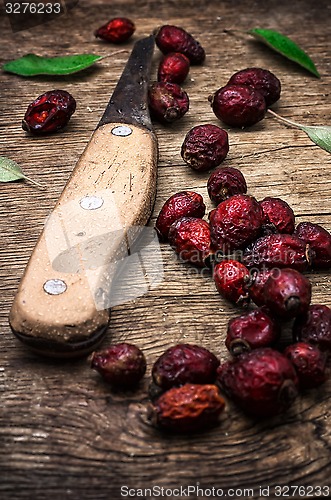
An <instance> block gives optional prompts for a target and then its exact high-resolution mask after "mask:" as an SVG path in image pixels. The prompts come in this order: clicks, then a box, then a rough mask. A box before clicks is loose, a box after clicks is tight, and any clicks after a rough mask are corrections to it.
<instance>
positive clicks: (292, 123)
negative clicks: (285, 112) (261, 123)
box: [268, 109, 303, 129]
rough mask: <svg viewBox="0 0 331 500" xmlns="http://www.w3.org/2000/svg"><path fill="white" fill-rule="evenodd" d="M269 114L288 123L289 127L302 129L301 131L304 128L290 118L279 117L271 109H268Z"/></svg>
mask: <svg viewBox="0 0 331 500" xmlns="http://www.w3.org/2000/svg"><path fill="white" fill-rule="evenodd" d="M268 113H270V114H271V115H273V116H274V117H275V118H278V120H280V121H282V122H285V123H287V124H288V125H292V126H293V127H296V128H300V129H301V128H302V127H303V125H301V124H300V123H296V122H292V120H289V119H288V118H284V117H283V116H279V115H277V113H275V112H274V111H272V110H271V109H268Z"/></svg>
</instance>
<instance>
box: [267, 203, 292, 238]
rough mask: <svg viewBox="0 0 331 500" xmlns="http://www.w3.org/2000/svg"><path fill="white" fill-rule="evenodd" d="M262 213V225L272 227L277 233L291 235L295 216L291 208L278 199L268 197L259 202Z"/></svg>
mask: <svg viewBox="0 0 331 500" xmlns="http://www.w3.org/2000/svg"><path fill="white" fill-rule="evenodd" d="M260 206H261V208H262V213H263V224H264V225H272V226H274V228H275V229H276V231H277V232H278V233H288V234H292V233H293V231H294V225H295V222H294V221H295V216H294V212H293V210H292V208H291V207H290V206H289V205H288V204H287V203H286V201H284V200H281V199H280V198H272V197H271V196H268V197H267V198H264V200H262V201H260Z"/></svg>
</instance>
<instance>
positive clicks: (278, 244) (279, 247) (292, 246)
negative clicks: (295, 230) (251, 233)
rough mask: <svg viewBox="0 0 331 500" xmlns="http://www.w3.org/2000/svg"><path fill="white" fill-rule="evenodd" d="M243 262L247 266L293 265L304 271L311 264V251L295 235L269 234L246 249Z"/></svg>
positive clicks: (294, 267)
mask: <svg viewBox="0 0 331 500" xmlns="http://www.w3.org/2000/svg"><path fill="white" fill-rule="evenodd" d="M243 262H244V264H245V265H246V266H247V267H258V268H261V267H269V268H272V267H279V268H281V267H292V268H293V269H296V270H297V271H301V272H302V271H305V270H306V269H307V268H308V267H309V265H310V252H309V247H308V246H307V245H306V243H305V242H304V241H303V240H301V239H300V238H298V237H297V236H295V235H290V234H281V233H280V234H269V235H267V236H263V237H262V238H259V239H258V240H256V241H255V242H254V243H253V244H252V245H251V246H250V247H249V248H247V249H246V250H245V252H244V256H243Z"/></svg>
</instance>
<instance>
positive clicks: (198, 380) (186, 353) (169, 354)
mask: <svg viewBox="0 0 331 500" xmlns="http://www.w3.org/2000/svg"><path fill="white" fill-rule="evenodd" d="M219 364H220V362H219V360H218V359H217V357H216V356H215V355H214V354H213V353H211V352H210V351H208V349H205V348H204V347H201V346H198V345H194V344H178V345H175V346H173V347H170V348H169V349H167V350H166V351H165V352H164V353H163V354H162V355H161V356H160V357H159V358H158V359H157V360H156V362H155V363H154V365H153V368H152V377H153V381H154V382H155V384H156V385H158V386H160V387H162V389H170V388H171V387H174V386H179V385H183V384H186V383H191V384H209V383H213V382H214V381H215V378H216V370H217V367H218V366H219Z"/></svg>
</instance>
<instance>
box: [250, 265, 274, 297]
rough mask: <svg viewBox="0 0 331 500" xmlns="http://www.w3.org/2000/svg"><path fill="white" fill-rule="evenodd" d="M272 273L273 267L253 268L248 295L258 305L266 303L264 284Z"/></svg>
mask: <svg viewBox="0 0 331 500" xmlns="http://www.w3.org/2000/svg"><path fill="white" fill-rule="evenodd" d="M271 273H272V269H256V270H254V271H252V270H251V273H250V275H251V280H250V282H249V284H248V288H247V290H248V295H249V297H250V299H252V301H253V302H254V303H255V304H256V305H257V306H264V304H265V290H264V285H265V283H266V281H267V279H268V278H269V276H270V274H271Z"/></svg>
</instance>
